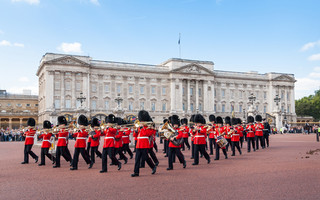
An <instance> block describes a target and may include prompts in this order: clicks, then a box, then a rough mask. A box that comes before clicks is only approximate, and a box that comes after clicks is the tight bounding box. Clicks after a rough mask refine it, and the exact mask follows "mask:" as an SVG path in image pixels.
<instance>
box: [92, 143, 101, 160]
mask: <svg viewBox="0 0 320 200" xmlns="http://www.w3.org/2000/svg"><path fill="white" fill-rule="evenodd" d="M98 148H99V146H96V147H91V152H90V157H91V163H92V164H93V163H95V161H96V160H95V155H97V156H98V157H100V158H102V154H101V152H100V151H99V150H98Z"/></svg>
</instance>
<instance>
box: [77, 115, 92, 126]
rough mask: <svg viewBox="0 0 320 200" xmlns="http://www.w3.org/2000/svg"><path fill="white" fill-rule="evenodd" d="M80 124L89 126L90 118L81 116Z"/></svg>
mask: <svg viewBox="0 0 320 200" xmlns="http://www.w3.org/2000/svg"><path fill="white" fill-rule="evenodd" d="M78 124H79V125H83V126H88V125H89V121H88V118H87V117H86V116H84V115H80V116H79V117H78Z"/></svg>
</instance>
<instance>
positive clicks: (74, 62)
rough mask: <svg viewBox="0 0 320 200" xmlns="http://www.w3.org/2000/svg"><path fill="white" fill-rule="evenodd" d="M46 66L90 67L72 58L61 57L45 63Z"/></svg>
mask: <svg viewBox="0 0 320 200" xmlns="http://www.w3.org/2000/svg"><path fill="white" fill-rule="evenodd" d="M46 63H47V64H59V65H73V66H74V65H76V66H90V64H88V63H86V62H84V61H82V60H80V59H78V58H75V57H73V56H63V57H60V58H56V59H53V60H50V61H47V62H46Z"/></svg>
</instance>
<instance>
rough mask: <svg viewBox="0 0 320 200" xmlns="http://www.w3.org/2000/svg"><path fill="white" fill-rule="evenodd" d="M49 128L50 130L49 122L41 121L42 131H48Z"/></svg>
mask: <svg viewBox="0 0 320 200" xmlns="http://www.w3.org/2000/svg"><path fill="white" fill-rule="evenodd" d="M50 128H52V126H51V122H49V121H48V120H44V121H43V129H50Z"/></svg>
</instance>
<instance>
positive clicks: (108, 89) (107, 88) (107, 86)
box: [104, 85, 110, 93]
mask: <svg viewBox="0 0 320 200" xmlns="http://www.w3.org/2000/svg"><path fill="white" fill-rule="evenodd" d="M104 91H105V92H106V93H108V92H109V91H110V88H109V85H105V87H104Z"/></svg>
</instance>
